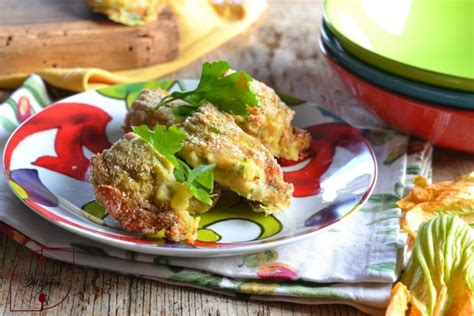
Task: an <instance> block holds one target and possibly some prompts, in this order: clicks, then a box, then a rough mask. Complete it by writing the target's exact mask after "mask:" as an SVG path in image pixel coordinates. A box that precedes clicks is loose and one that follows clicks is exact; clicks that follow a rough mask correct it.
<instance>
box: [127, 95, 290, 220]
mask: <svg viewBox="0 0 474 316" xmlns="http://www.w3.org/2000/svg"><path fill="white" fill-rule="evenodd" d="M162 96H163V92H162V91H149V90H148V91H145V92H143V93H142V94H141V95H140V96H139V97H138V98H137V100H136V101H135V103H134V104H133V105H132V109H131V111H130V113H129V114H128V115H127V118H126V121H125V129H126V130H127V129H128V128H131V126H133V125H141V124H146V125H148V127H149V128H150V129H153V128H154V127H155V124H164V125H177V126H179V127H181V128H183V129H184V132H185V133H186V136H187V137H186V140H185V141H184V147H183V149H182V150H181V151H180V152H179V153H178V155H179V156H180V157H181V158H183V159H184V160H185V161H186V162H187V163H188V164H189V165H191V166H193V167H195V166H197V165H201V164H210V163H215V164H216V167H215V168H214V170H213V174H214V179H215V181H216V182H217V183H219V184H221V185H223V186H226V187H228V188H229V189H230V190H232V191H234V192H237V193H238V194H240V195H241V196H243V197H245V198H247V199H248V200H251V201H255V202H258V203H259V205H258V206H259V207H258V208H257V209H259V208H260V209H262V210H264V211H266V212H267V213H272V212H277V211H282V210H284V209H286V208H288V206H289V205H290V203H291V195H292V192H293V186H292V185H291V184H289V183H286V182H284V180H283V173H282V171H281V168H280V166H279V165H278V163H277V162H276V160H275V159H274V158H273V155H272V154H271V152H270V151H269V150H268V149H267V148H266V147H265V146H263V145H262V143H261V142H260V141H259V140H257V139H256V138H254V137H252V136H250V135H249V134H247V133H245V132H244V131H243V130H242V129H241V128H240V127H239V126H237V124H235V121H234V118H233V116H232V115H230V114H226V113H222V112H220V111H219V110H217V108H216V107H215V106H213V105H212V104H207V105H205V106H202V107H200V108H199V109H198V110H197V111H195V112H194V113H192V114H191V115H190V116H188V117H186V118H184V119H183V118H176V117H174V116H173V115H172V113H171V110H170V108H169V107H160V108H159V109H158V110H154V108H153V105H156V104H157V102H159V99H158V100H157V101H154V100H156V99H155V98H160V97H162ZM152 100H153V101H152ZM150 117H153V119H149V118H150ZM145 118H146V119H145Z"/></svg>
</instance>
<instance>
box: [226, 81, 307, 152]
mask: <svg viewBox="0 0 474 316" xmlns="http://www.w3.org/2000/svg"><path fill="white" fill-rule="evenodd" d="M251 89H252V90H253V91H254V92H255V93H256V94H257V98H258V100H259V103H260V106H259V107H249V108H248V112H249V115H248V116H246V117H245V116H238V115H236V116H234V118H235V121H236V123H237V124H238V125H239V126H240V127H241V128H242V129H243V130H244V131H245V132H247V133H248V134H250V135H252V136H254V137H256V138H258V139H259V140H260V141H261V142H262V143H263V144H264V145H265V146H266V147H267V148H268V149H269V150H270V152H271V153H272V154H273V156H275V157H278V158H283V159H286V160H299V159H302V158H304V157H305V156H306V155H307V150H308V148H309V146H310V143H311V136H310V135H309V133H308V132H307V131H305V130H302V129H300V128H297V127H293V126H291V121H292V120H293V117H294V115H295V112H294V111H293V110H291V109H290V108H289V107H288V106H287V105H286V104H285V103H284V102H283V101H282V100H281V99H280V97H279V96H278V95H277V94H276V92H275V91H274V90H273V89H272V88H270V87H268V86H267V85H265V84H264V83H262V82H260V81H257V80H253V81H252V83H251Z"/></svg>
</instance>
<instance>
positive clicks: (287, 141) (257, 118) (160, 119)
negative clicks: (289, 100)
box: [124, 80, 311, 160]
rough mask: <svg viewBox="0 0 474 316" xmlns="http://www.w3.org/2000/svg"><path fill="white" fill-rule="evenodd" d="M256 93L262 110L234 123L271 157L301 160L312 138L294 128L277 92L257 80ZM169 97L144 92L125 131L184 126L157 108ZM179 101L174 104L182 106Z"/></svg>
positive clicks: (163, 93)
mask: <svg viewBox="0 0 474 316" xmlns="http://www.w3.org/2000/svg"><path fill="white" fill-rule="evenodd" d="M251 87H252V90H253V91H254V92H255V93H256V94H257V98H258V99H259V103H260V106H259V107H249V108H248V112H249V115H248V116H247V117H244V116H240V115H233V117H234V119H235V122H236V123H237V125H239V126H240V128H242V129H243V130H244V131H245V132H246V133H247V134H249V135H251V136H254V137H256V138H257V139H258V140H259V141H260V142H261V143H262V144H264V145H265V147H267V148H268V149H269V150H270V152H271V153H272V155H273V156H274V157H277V158H283V159H287V160H299V159H302V158H304V157H305V156H306V155H307V151H308V148H309V146H310V143H311V136H310V135H309V133H308V132H307V131H305V130H302V129H300V128H296V127H293V126H291V120H292V119H293V116H294V115H295V112H294V111H293V110H291V109H290V108H289V107H288V106H287V105H286V104H285V103H284V102H283V101H281V99H280V97H279V96H278V95H277V94H276V92H275V91H274V90H273V89H272V88H270V87H268V86H266V85H265V84H263V83H262V82H259V81H257V80H253V81H252V83H251ZM167 95H168V91H165V90H161V89H158V90H144V91H143V92H142V93H141V94H140V95H139V96H138V98H137V99H136V100H135V102H134V103H133V104H132V107H131V109H130V111H129V113H128V114H127V116H126V118H125V124H124V130H125V131H126V132H129V131H130V130H131V126H133V125H148V127H150V128H151V129H153V128H154V126H155V125H156V124H164V125H174V124H179V123H182V121H183V118H182V117H177V116H174V115H173V113H172V112H171V111H170V109H169V108H167V107H160V108H158V109H156V106H157V105H158V103H160V101H161V99H163V98H164V97H165V96H167ZM179 105H180V102H179V101H175V102H173V103H172V104H171V107H173V106H179Z"/></svg>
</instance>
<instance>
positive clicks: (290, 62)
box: [0, 0, 474, 315]
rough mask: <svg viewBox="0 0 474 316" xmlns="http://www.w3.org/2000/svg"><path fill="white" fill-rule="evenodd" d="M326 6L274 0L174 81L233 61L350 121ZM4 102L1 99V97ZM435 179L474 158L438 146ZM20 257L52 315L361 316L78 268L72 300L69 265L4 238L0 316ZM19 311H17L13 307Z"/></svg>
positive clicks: (0, 240) (24, 284)
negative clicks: (323, 32) (332, 64)
mask: <svg viewBox="0 0 474 316" xmlns="http://www.w3.org/2000/svg"><path fill="white" fill-rule="evenodd" d="M321 8H322V3H321V1H309V0H286V1H284V0H278V1H277V0H274V1H270V9H269V11H268V13H267V14H266V17H265V19H263V21H262V22H260V23H259V25H257V26H256V27H255V29H254V30H252V31H251V32H249V33H248V34H244V35H242V36H240V37H238V38H236V39H234V40H232V41H230V42H229V43H227V44H226V45H224V46H223V47H221V48H219V49H217V50H216V51H214V52H212V53H210V54H208V55H206V56H205V57H204V58H202V59H200V60H198V61H196V62H195V63H194V64H192V65H190V66H189V67H186V69H183V70H181V71H179V72H177V73H175V74H172V75H170V77H178V78H186V77H188V78H195V77H197V76H198V74H199V71H200V67H201V63H202V62H203V61H205V60H219V59H226V60H229V61H230V63H231V65H232V66H233V67H234V68H236V69H246V70H247V71H249V72H250V73H251V74H252V75H253V76H254V77H256V78H257V79H259V80H262V81H264V82H266V83H268V84H270V85H271V86H273V87H275V88H276V89H278V90H282V91H287V92H289V93H291V94H294V95H298V96H300V97H301V98H303V99H306V100H311V101H313V102H315V103H317V104H320V105H322V106H324V107H326V108H328V109H330V110H331V111H333V112H335V113H337V114H339V115H342V116H343V117H344V115H345V114H346V115H347V111H346V109H345V108H344V107H343V105H344V104H347V101H348V100H350V98H351V97H350V95H349V92H348V91H347V90H346V89H345V88H344V87H343V86H342V84H341V82H340V81H339V80H338V78H337V77H336V75H335V74H334V73H333V72H332V71H331V70H330V68H329V67H328V65H327V63H326V62H325V60H324V58H323V57H322V56H321V53H320V51H319V48H318V36H319V24H320V22H321ZM0 97H1V95H0ZM433 169H434V170H433V171H434V172H433V175H434V179H435V180H444V179H451V178H453V177H455V176H458V175H461V174H465V173H467V172H469V171H472V170H474V155H468V154H462V153H457V152H452V151H447V150H443V149H439V148H435V151H434V161H433ZM18 258H23V260H24V261H23V263H22V266H24V267H28V268H27V269H26V270H25V271H24V273H23V274H22V275H19V276H18V278H16V281H13V282H11V288H12V290H13V291H22V292H23V293H22V294H24V295H23V302H21V304H22V306H28V303H29V302H34V301H35V300H36V299H37V296H36V293H34V292H33V291H32V290H31V289H30V288H31V287H32V285H33V288H34V287H35V286H36V287H37V286H38V285H43V286H50V287H52V288H53V289H54V291H53V293H55V295H57V296H58V297H59V296H65V297H66V298H65V300H64V301H63V302H62V303H61V304H60V305H59V306H57V307H55V308H53V309H51V310H50V311H48V314H54V315H65V314H80V313H84V314H88V315H89V314H119V315H123V314H150V313H153V314H160V315H171V314H179V315H181V314H182V315H201V314H206V315H223V314H224V315H255V314H257V315H270V314H271V315H363V314H362V313H361V312H359V311H357V310H355V309H353V308H351V307H347V306H342V305H328V306H305V305H296V304H289V303H280V302H273V303H270V302H257V301H246V300H242V299H236V298H229V297H225V296H222V295H216V294H210V293H207V292H203V291H200V290H194V289H189V288H184V287H178V286H171V285H165V284H162V283H159V282H155V281H150V280H143V279H139V278H135V277H133V276H124V275H120V274H116V273H110V272H104V271H99V270H94V269H85V268H77V269H76V271H75V272H76V275H75V281H74V283H73V285H72V288H71V291H70V293H69V294H67V290H68V286H69V284H68V282H67V281H66V280H65V279H67V278H66V277H64V276H65V275H67V273H68V272H69V271H70V269H71V266H70V265H68V264H64V263H61V262H57V261H54V260H46V263H41V262H40V261H39V260H38V257H37V256H36V255H34V254H32V252H31V251H29V250H28V249H26V248H24V247H22V246H18V245H17V243H16V242H14V241H13V240H11V239H10V238H8V237H6V236H4V235H1V234H0V314H9V313H10V305H9V303H8V300H7V296H8V292H9V286H10V278H11V274H12V271H13V269H14V266H15V262H17V261H18ZM13 307H15V306H13Z"/></svg>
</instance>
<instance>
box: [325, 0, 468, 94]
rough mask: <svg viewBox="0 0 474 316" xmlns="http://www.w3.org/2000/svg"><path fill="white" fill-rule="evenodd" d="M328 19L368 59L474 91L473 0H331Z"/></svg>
mask: <svg viewBox="0 0 474 316" xmlns="http://www.w3.org/2000/svg"><path fill="white" fill-rule="evenodd" d="M325 19H326V21H327V22H328V24H329V27H330V29H331V30H332V31H333V32H334V33H335V35H336V36H337V37H338V38H339V40H340V41H341V43H342V45H343V46H345V48H346V49H347V50H348V51H349V52H350V53H352V54H354V55H356V56H357V57H359V58H360V59H362V60H364V61H366V62H368V63H371V64H373V65H375V66H377V67H379V68H382V69H384V70H386V71H389V72H392V73H396V74H398V75H401V76H404V77H408V78H412V79H415V80H419V81H423V82H427V83H431V84H435V85H439V86H444V87H449V88H455V89H461V90H468V91H474V1H472V0H451V1H446V0H326V2H325Z"/></svg>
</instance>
